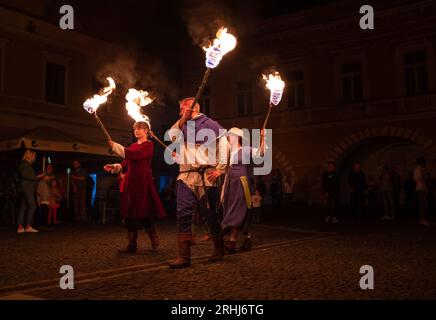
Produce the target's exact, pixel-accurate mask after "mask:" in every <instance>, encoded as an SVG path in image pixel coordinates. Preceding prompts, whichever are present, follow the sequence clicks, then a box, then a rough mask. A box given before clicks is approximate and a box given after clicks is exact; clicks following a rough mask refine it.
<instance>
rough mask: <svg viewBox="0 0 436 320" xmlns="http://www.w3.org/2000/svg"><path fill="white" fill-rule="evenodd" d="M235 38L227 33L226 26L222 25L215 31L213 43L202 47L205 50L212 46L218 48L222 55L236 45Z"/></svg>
mask: <svg viewBox="0 0 436 320" xmlns="http://www.w3.org/2000/svg"><path fill="white" fill-rule="evenodd" d="M236 43H237V41H236V38H235V36H234V35H232V34H230V33H227V28H224V27H222V28H221V29H219V30H218V32H217V33H216V38H215V40H213V45H212V46H209V48H203V49H204V50H205V51H209V50H211V49H212V48H214V47H215V48H219V49H220V51H221V53H222V55H225V54H226V53H228V52H230V51H232V50H233V49H235V47H236Z"/></svg>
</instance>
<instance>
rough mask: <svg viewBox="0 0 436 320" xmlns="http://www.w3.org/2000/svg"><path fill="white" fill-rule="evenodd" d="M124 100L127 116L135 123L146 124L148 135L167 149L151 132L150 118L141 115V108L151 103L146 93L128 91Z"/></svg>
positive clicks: (133, 90)
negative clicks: (142, 122) (141, 122)
mask: <svg viewBox="0 0 436 320" xmlns="http://www.w3.org/2000/svg"><path fill="white" fill-rule="evenodd" d="M126 100H127V102H126V109H127V113H128V114H129V116H130V117H132V119H133V120H135V121H136V122H138V121H144V122H146V123H147V124H148V127H149V128H150V130H149V132H150V135H151V136H152V137H153V138H154V139H156V141H157V142H159V143H160V144H161V145H162V146H163V147H164V148H168V146H167V145H166V144H165V143H163V142H162V141H161V140H160V139H159V138H158V137H156V135H155V134H154V133H153V131H152V130H151V124H150V118H149V117H147V116H146V115H145V114H143V113H141V107H145V106H146V105H149V104H150V103H152V102H153V99H151V98H150V97H149V96H148V92H147V91H142V90H136V89H129V91H128V92H127V94H126Z"/></svg>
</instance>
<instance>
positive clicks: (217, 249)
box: [209, 237, 224, 262]
mask: <svg viewBox="0 0 436 320" xmlns="http://www.w3.org/2000/svg"><path fill="white" fill-rule="evenodd" d="M213 246H214V250H213V253H212V255H211V256H210V257H209V261H210V262H216V261H221V260H223V257H224V239H223V238H222V237H216V238H213Z"/></svg>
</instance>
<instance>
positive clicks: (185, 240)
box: [169, 234, 192, 269]
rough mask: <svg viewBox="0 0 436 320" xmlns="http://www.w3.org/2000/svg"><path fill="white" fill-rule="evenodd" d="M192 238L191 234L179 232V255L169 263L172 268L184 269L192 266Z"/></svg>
mask: <svg viewBox="0 0 436 320" xmlns="http://www.w3.org/2000/svg"><path fill="white" fill-rule="evenodd" d="M191 239H192V235H191V234H179V235H178V236H177V242H178V245H179V256H178V257H177V259H176V260H174V261H173V262H171V263H170V264H169V267H170V268H171V269H182V268H186V267H189V266H191Z"/></svg>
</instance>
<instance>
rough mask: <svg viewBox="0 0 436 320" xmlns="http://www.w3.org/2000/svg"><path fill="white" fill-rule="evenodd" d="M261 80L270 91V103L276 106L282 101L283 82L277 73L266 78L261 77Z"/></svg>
mask: <svg viewBox="0 0 436 320" xmlns="http://www.w3.org/2000/svg"><path fill="white" fill-rule="evenodd" d="M262 76H263V80H265V81H266V87H267V88H268V89H269V90H270V91H271V98H270V101H271V103H272V104H274V105H278V104H279V103H280V100H281V99H282V93H283V89H284V88H285V82H284V81H283V80H282V78H281V77H280V74H279V73H278V72H274V74H270V75H268V77H267V76H265V75H262Z"/></svg>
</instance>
